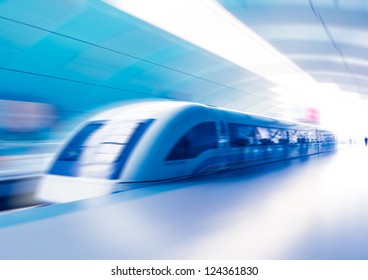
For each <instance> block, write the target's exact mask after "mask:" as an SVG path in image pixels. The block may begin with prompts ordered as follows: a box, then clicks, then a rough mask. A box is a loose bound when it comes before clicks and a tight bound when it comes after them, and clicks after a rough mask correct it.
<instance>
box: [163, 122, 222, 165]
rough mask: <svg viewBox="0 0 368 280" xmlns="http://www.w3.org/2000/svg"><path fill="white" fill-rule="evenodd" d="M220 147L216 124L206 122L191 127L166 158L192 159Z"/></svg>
mask: <svg viewBox="0 0 368 280" xmlns="http://www.w3.org/2000/svg"><path fill="white" fill-rule="evenodd" d="M217 147H218V140H217V134H216V124H215V123H214V122H205V123H201V124H198V125H196V126H194V127H193V128H192V129H190V130H189V131H188V132H187V133H186V134H185V135H184V136H183V137H182V138H181V139H180V140H179V141H178V143H177V144H176V145H175V146H174V148H173V149H172V150H171V152H170V154H169V156H168V157H167V159H166V160H168V161H170V160H182V159H192V158H195V157H197V156H198V155H200V154H201V153H203V152H204V151H207V150H210V149H216V148H217Z"/></svg>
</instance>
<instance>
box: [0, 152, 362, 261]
mask: <svg viewBox="0 0 368 280" xmlns="http://www.w3.org/2000/svg"><path fill="white" fill-rule="evenodd" d="M367 236H368V148H365V147H363V146H359V147H353V148H347V149H343V150H340V151H338V152H335V153H330V154H324V155H318V156H312V157H309V158H303V159H296V160H291V161H287V162H279V163H273V164H268V165H265V166H258V167H252V168H248V169H244V170H238V171H234V172H228V173H224V174H219V175H215V176H208V177H202V178H197V179H194V180H188V181H181V182H176V183H168V184H165V185H161V186H153V187H149V188H145V189H136V190H132V191H129V192H125V193H118V194H114V195H110V196H106V197H101V198H95V199H89V200H85V201H80V202H73V203H68V204H60V205H52V206H46V207H41V208H35V209H27V210H24V211H16V212H12V213H5V214H1V215H0V248H1V250H0V259H368V237H367Z"/></svg>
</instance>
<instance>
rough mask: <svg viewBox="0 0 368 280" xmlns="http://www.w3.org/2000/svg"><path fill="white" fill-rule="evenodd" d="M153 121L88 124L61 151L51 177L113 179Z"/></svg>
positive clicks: (51, 171)
mask: <svg viewBox="0 0 368 280" xmlns="http://www.w3.org/2000/svg"><path fill="white" fill-rule="evenodd" d="M152 121H153V120H124V121H112V122H106V121H99V122H92V123H89V124H87V125H86V126H85V127H84V128H83V129H82V130H81V131H80V132H79V133H77V134H76V136H74V138H73V139H72V140H71V141H70V142H69V144H68V145H67V146H66V147H65V149H64V150H63V151H62V152H61V154H60V156H59V158H58V159H57V160H56V162H55V164H54V166H53V167H52V168H51V170H50V172H49V173H50V174H56V175H64V176H75V177H88V178H105V179H116V178H117V176H118V175H119V173H120V170H121V168H122V166H123V165H124V163H125V161H126V159H127V157H128V155H129V154H130V152H131V151H132V149H133V147H134V146H135V144H136V143H137V141H138V140H139V138H140V136H141V135H142V134H143V132H144V131H145V130H146V128H147V127H148V126H149V124H150V123H151V122H152Z"/></svg>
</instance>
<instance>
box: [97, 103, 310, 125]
mask: <svg viewBox="0 0 368 280" xmlns="http://www.w3.org/2000/svg"><path fill="white" fill-rule="evenodd" d="M193 107H203V108H210V109H213V110H219V111H223V112H224V113H225V114H226V115H227V119H228V120H229V121H231V120H236V119H242V120H243V121H244V120H245V121H246V122H247V123H249V124H253V125H262V126H267V127H279V128H295V129H308V128H311V127H314V126H313V125H308V124H303V123H297V122H292V121H287V120H281V119H275V118H271V117H265V116H261V115H256V114H249V113H246V112H241V111H236V110H231V109H225V108H221V107H216V106H209V105H204V104H200V103H194V102H187V101H177V100H150V101H146V100H143V101H138V102H134V103H130V104H122V105H120V106H118V107H115V108H112V109H109V110H106V111H104V112H102V113H100V114H97V115H96V116H94V117H93V118H92V119H91V120H105V119H135V118H137V119H142V118H146V119H149V118H158V117H159V116H161V115H162V114H163V113H165V114H175V113H177V112H178V111H183V110H185V109H187V108H193Z"/></svg>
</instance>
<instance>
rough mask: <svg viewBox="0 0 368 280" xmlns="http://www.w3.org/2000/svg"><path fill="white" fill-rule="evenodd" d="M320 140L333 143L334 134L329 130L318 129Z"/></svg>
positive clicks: (334, 140)
mask: <svg viewBox="0 0 368 280" xmlns="http://www.w3.org/2000/svg"><path fill="white" fill-rule="evenodd" d="M319 135H320V141H321V142H324V143H334V142H336V139H335V135H334V134H333V133H331V132H329V131H326V130H320V131H319Z"/></svg>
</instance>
